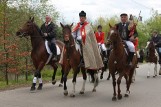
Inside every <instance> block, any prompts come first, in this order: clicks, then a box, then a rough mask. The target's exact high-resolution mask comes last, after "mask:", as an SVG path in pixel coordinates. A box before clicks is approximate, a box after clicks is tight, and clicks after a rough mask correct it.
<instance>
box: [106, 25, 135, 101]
mask: <svg viewBox="0 0 161 107" xmlns="http://www.w3.org/2000/svg"><path fill="white" fill-rule="evenodd" d="M109 41H110V42H111V44H112V50H111V52H110V56H109V61H108V65H109V72H110V74H111V76H112V81H113V90H114V93H113V98H112V100H113V101H116V100H117V98H116V95H117V97H118V99H122V95H121V89H120V84H121V79H122V77H123V76H124V77H125V80H126V94H125V97H128V96H129V93H130V90H129V88H130V85H131V82H132V77H133V73H134V70H135V68H136V63H137V62H136V55H135V56H134V58H133V61H132V65H131V66H130V65H128V55H127V53H126V51H125V49H124V46H123V43H122V39H121V37H120V35H119V32H118V29H117V28H115V27H112V26H111V25H110V37H109ZM116 72H118V74H119V76H118V79H117V86H118V94H116V77H115V74H116Z"/></svg>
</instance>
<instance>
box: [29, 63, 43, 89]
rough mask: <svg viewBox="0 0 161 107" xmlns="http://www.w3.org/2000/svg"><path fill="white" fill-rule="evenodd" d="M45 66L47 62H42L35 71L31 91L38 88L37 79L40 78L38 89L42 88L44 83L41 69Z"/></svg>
mask: <svg viewBox="0 0 161 107" xmlns="http://www.w3.org/2000/svg"><path fill="white" fill-rule="evenodd" d="M44 66H45V63H43V62H42V63H40V64H39V66H38V68H37V70H36V71H35V73H34V78H33V83H32V86H31V89H30V91H31V92H33V91H35V89H36V82H37V79H38V80H39V86H38V90H41V89H42V86H43V83H42V76H41V70H42V69H43V67H44Z"/></svg>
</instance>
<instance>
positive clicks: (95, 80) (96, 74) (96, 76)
mask: <svg viewBox="0 0 161 107" xmlns="http://www.w3.org/2000/svg"><path fill="white" fill-rule="evenodd" d="M91 71H92V72H94V87H93V90H92V92H96V87H97V86H98V82H99V80H98V73H97V71H93V70H91Z"/></svg>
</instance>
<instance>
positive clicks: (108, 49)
mask: <svg viewBox="0 0 161 107" xmlns="http://www.w3.org/2000/svg"><path fill="white" fill-rule="evenodd" d="M108 35H109V33H108ZM108 37H109V36H107V41H106V42H105V46H106V47H107V50H106V52H107V56H105V57H107V59H109V56H110V51H111V45H110V43H109V42H108ZM101 53H102V52H101ZM101 56H102V60H103V57H104V56H103V54H101ZM103 64H104V67H103V68H102V72H101V74H100V79H103V74H104V72H105V71H106V70H107V69H108V60H107V61H104V62H103ZM110 77H111V75H110V73H109V74H108V77H107V80H110Z"/></svg>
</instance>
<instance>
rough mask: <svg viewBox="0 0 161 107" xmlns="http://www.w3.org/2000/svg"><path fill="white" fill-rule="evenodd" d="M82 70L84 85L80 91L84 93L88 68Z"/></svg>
mask: <svg viewBox="0 0 161 107" xmlns="http://www.w3.org/2000/svg"><path fill="white" fill-rule="evenodd" d="M81 72H82V75H83V85H82V89H81V91H80V94H84V91H85V84H86V79H87V75H86V70H85V69H83V68H82V69H81Z"/></svg>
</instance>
